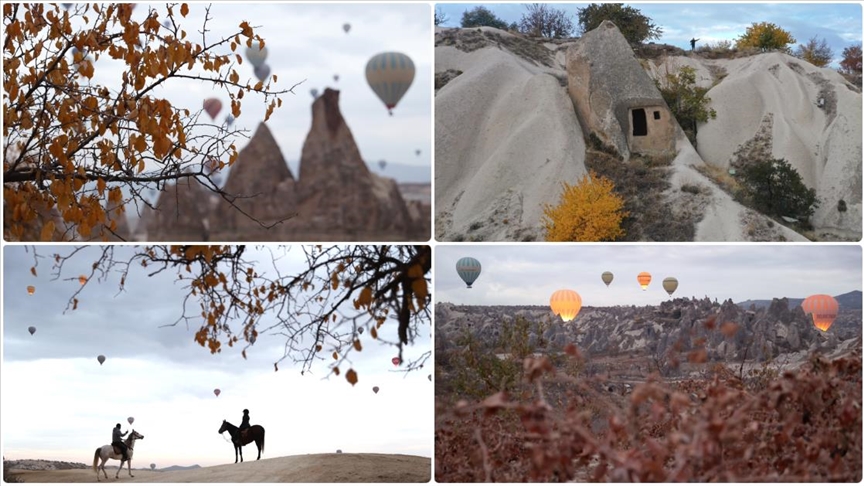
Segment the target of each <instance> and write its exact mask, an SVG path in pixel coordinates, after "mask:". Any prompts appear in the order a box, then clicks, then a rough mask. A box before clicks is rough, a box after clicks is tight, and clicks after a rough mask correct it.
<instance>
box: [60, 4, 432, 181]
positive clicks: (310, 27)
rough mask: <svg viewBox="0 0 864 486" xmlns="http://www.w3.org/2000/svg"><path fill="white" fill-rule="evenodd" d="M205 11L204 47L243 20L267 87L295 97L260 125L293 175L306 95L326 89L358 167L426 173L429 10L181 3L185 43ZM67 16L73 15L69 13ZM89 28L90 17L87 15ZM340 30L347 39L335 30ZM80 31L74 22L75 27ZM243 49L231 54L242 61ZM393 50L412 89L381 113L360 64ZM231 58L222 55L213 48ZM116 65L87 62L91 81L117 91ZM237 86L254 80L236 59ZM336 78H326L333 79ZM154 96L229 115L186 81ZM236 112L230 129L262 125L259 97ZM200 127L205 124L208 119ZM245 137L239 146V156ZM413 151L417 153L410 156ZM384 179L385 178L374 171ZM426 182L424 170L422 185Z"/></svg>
mask: <svg viewBox="0 0 864 486" xmlns="http://www.w3.org/2000/svg"><path fill="white" fill-rule="evenodd" d="M208 6H210V17H211V20H210V21H209V22H208V23H207V28H208V30H209V32H208V33H207V39H208V43H213V42H215V40H217V39H222V38H223V37H228V36H229V35H231V36H233V34H235V33H236V32H238V31H239V28H238V26H239V24H240V23H241V22H242V21H248V22H249V24H250V25H251V26H252V27H253V28H255V32H256V33H257V34H259V35H261V37H263V38H264V40H265V42H266V48H267V51H268V56H267V60H266V62H267V64H269V65H270V67H271V72H272V74H275V75H277V76H278V81H277V82H276V83H273V84H271V89H273V90H281V89H289V88H291V87H292V86H293V85H295V84H297V83H302V84H300V85H299V86H297V87H296V88H295V89H294V94H291V93H288V94H285V95H283V96H282V100H283V104H282V107H281V108H278V109H277V110H276V111H275V112H274V114H273V115H272V116H271V118H270V120H268V122H267V125H268V127H269V128H270V130H271V132H272V133H273V135H274V136H275V138H276V141H277V142H278V143H279V147H280V149H281V150H282V154H283V156H284V157H285V159H286V160H287V161H289V163H290V164H291V165H292V172H293V174H294V177H297V175H298V174H297V172H296V162H297V161H299V159H300V153H301V150H302V147H303V142H304V140H305V139H306V135H307V134H308V132H309V128H310V126H311V123H312V109H311V106H312V102H313V97H312V96H311V94H310V90H312V89H317V90H318V92H319V94H320V93H321V92H323V91H324V89H325V88H333V89H338V90H340V92H341V93H340V108H341V110H342V114H343V116H344V117H345V120H346V122H347V124H348V126H349V128H350V129H351V132H352V133H353V135H354V139H355V141H356V142H357V145H358V147H359V148H360V154H361V156H362V157H363V158H364V160H366V161H367V162H370V163H374V168H375V169H377V168H378V161H379V160H386V161H387V162H388V163H391V164H408V165H413V166H423V167H431V153H432V150H431V142H430V140H431V86H432V85H431V76H432V40H431V39H432V37H431V36H432V28H431V21H430V19H431V15H432V14H431V12H432V7H431V6H430V5H428V4H420V3H413V4H395V3H392V4H359V5H358V4H280V3H256V4H255V8H249V6H248V4H244V3H238V2H232V3H213V4H212V6H211V4H210V3H189V15H188V16H187V17H185V18H183V17H182V16H180V14H179V10H180V9H179V5H178V7H177V8H175V19H176V21H177V22H178V23H179V25H180V28H181V30H185V31H186V33H187V35H188V37H187V39H188V40H190V41H192V42H196V43H199V44H200V43H201V42H202V36H201V33H200V31H201V28H202V26H203V25H204V18H205V10H206V8H207V7H208ZM150 8H153V9H156V10H157V11H158V12H159V19H160V21H161V20H164V19H167V10H166V8H165V4H164V3H162V4H159V3H150V4H148V3H139V4H137V6H136V7H135V10H134V11H133V14H132V18H133V19H135V20H138V21H143V19H144V18H146V15H147V12H148V9H150ZM72 11H74V9H73V10H72ZM90 16H91V21H92V17H93V14H92V12H91V14H90ZM345 23H349V24H350V25H351V28H350V30H349V32H348V33H345V31H344V30H343V25H344V24H345ZM74 25H76V26H80V25H83V21H81V20H80V19H79V20H78V21H77V22H75V23H74ZM245 49H246V47H245V45H244V46H243V47H241V48H239V49H238V51H237V52H238V53H240V54H244V52H245ZM387 51H397V52H402V53H405V54H407V55H408V56H409V57H410V58H411V59H412V60H413V61H414V65H415V67H416V74H415V77H414V82H413V84H412V85H411V87H410V88H409V90H408V91H407V92H406V94H405V96H404V97H403V98H402V100H401V101H400V102H399V104H398V105H397V107H396V108H395V109H394V110H393V116H392V117H391V116H389V115H388V114H387V109H386V108H385V106H384V104H383V103H382V102H381V101H380V100H379V99H378V97H377V95H376V94H375V93H374V92H373V91H372V89H371V88H370V87H369V85H368V84H367V82H366V74H365V69H366V63H367V61H368V60H369V59H370V58H371V57H372V56H374V55H375V54H378V53H381V52H387ZM216 52H217V53H219V54H228V53H230V52H231V51H230V48H228V47H225V48H224V49H222V50H221V51H220V50H217V51H216ZM123 66H124V65H123V64H122V63H119V62H116V61H113V60H112V59H110V58H109V57H107V56H103V57H102V58H100V60H99V61H98V62H96V63H95V71H96V76H95V77H94V82H97V83H102V84H106V85H107V86H116V87H119V83H120V81H119V80H120V79H121V78H120V74H121V72H122V70H123ZM237 71H238V73H239V74H240V79H241V81H245V80H247V79H249V80H250V81H251V82H252V84H254V83H255V82H257V79H256V78H255V76H254V73H253V66H252V65H251V63H249V62H248V61H247V60H246V59H245V57H244V62H243V64H242V65H240V66H237ZM337 74H338V76H339V80H338V81H335V80H334V78H333V76H334V75H337ZM163 86H164V88H161V89H157V90H156V91H155V93H156V96H160V97H165V98H166V99H168V100H170V101H171V102H172V104H174V106H176V107H183V108H189V109H190V110H192V111H193V112H194V111H198V110H201V107H202V103H203V101H204V100H205V99H207V98H210V97H216V98H218V99H220V101H221V102H222V104H223V108H222V111H221V112H220V113H219V114H218V115H217V118H216V120H217V121H219V122H220V123H221V122H222V121H224V118H225V116H227V114H228V113H229V109H230V104H229V103H230V99H229V98H228V96H227V94H226V93H225V91H224V89H222V90H220V89H218V88H214V87H212V86H211V85H205V84H204V83H200V82H196V81H192V80H180V79H175V80H171V81H170V82H167V83H165V84H164V85H163ZM242 110H243V112H242V115H241V116H240V118H239V119H238V120H237V121H236V126H235V128H246V129H248V130H249V136H251V135H252V133H254V131H255V128H256V127H257V126H258V124H259V123H260V122H261V121H263V120H264V112H265V104H264V99H263V97H258V96H246V97H244V99H243V108H242ZM202 120H206V121H207V122H210V119H209V118H208V117H207V115H206V114H205V115H203V118H202ZM245 144H246V139H241V140H239V141H238V143H237V146H238V149H242V148H243V146H245ZM418 149H419V150H421V154H420V155H419V156H418V155H417V154H416V150H418ZM383 173H384V174H385V175H386V174H387V171H386V170H385V171H384V172H383ZM430 179H431V169H430V172H427V173H426V181H428V180H430Z"/></svg>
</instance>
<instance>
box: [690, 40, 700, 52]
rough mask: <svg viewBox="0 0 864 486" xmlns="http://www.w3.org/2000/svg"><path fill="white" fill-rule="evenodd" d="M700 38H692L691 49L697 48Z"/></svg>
mask: <svg viewBox="0 0 864 486" xmlns="http://www.w3.org/2000/svg"><path fill="white" fill-rule="evenodd" d="M698 40H699V39H695V38H694V39H690V50H691V51H693V50H695V49H696V41H698Z"/></svg>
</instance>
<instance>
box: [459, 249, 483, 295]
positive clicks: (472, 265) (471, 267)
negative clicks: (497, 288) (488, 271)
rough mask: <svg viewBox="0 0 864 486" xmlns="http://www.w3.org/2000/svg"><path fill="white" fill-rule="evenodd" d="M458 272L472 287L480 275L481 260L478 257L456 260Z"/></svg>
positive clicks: (469, 286)
mask: <svg viewBox="0 0 864 486" xmlns="http://www.w3.org/2000/svg"><path fill="white" fill-rule="evenodd" d="M456 273H458V274H459V277H461V278H462V280H463V281H464V282H465V284H466V285H468V288H469V289H470V288H471V284H473V283H474V281H475V280H477V277H479V276H480V262H479V261H477V259H476V258H471V257H464V258H460V259H459V261H458V262H456Z"/></svg>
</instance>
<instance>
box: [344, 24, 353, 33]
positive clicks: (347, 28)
mask: <svg viewBox="0 0 864 486" xmlns="http://www.w3.org/2000/svg"><path fill="white" fill-rule="evenodd" d="M342 30H344V31H345V33H346V34H347V33H348V31H349V30H351V24H344V25H343V26H342Z"/></svg>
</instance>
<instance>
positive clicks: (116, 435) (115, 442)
mask: <svg viewBox="0 0 864 486" xmlns="http://www.w3.org/2000/svg"><path fill="white" fill-rule="evenodd" d="M128 433H129V431H128V430H127V431H126V432H123V433H120V424H117V425H115V426H114V430H113V431H112V434H111V445H112V446H114V447H116V448H118V449H120V452H122V453H123V460H124V461H128V460H129V456H127V455H126V444H124V443H123V436H124V435H126V434H128ZM94 464H95V463H94Z"/></svg>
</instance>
